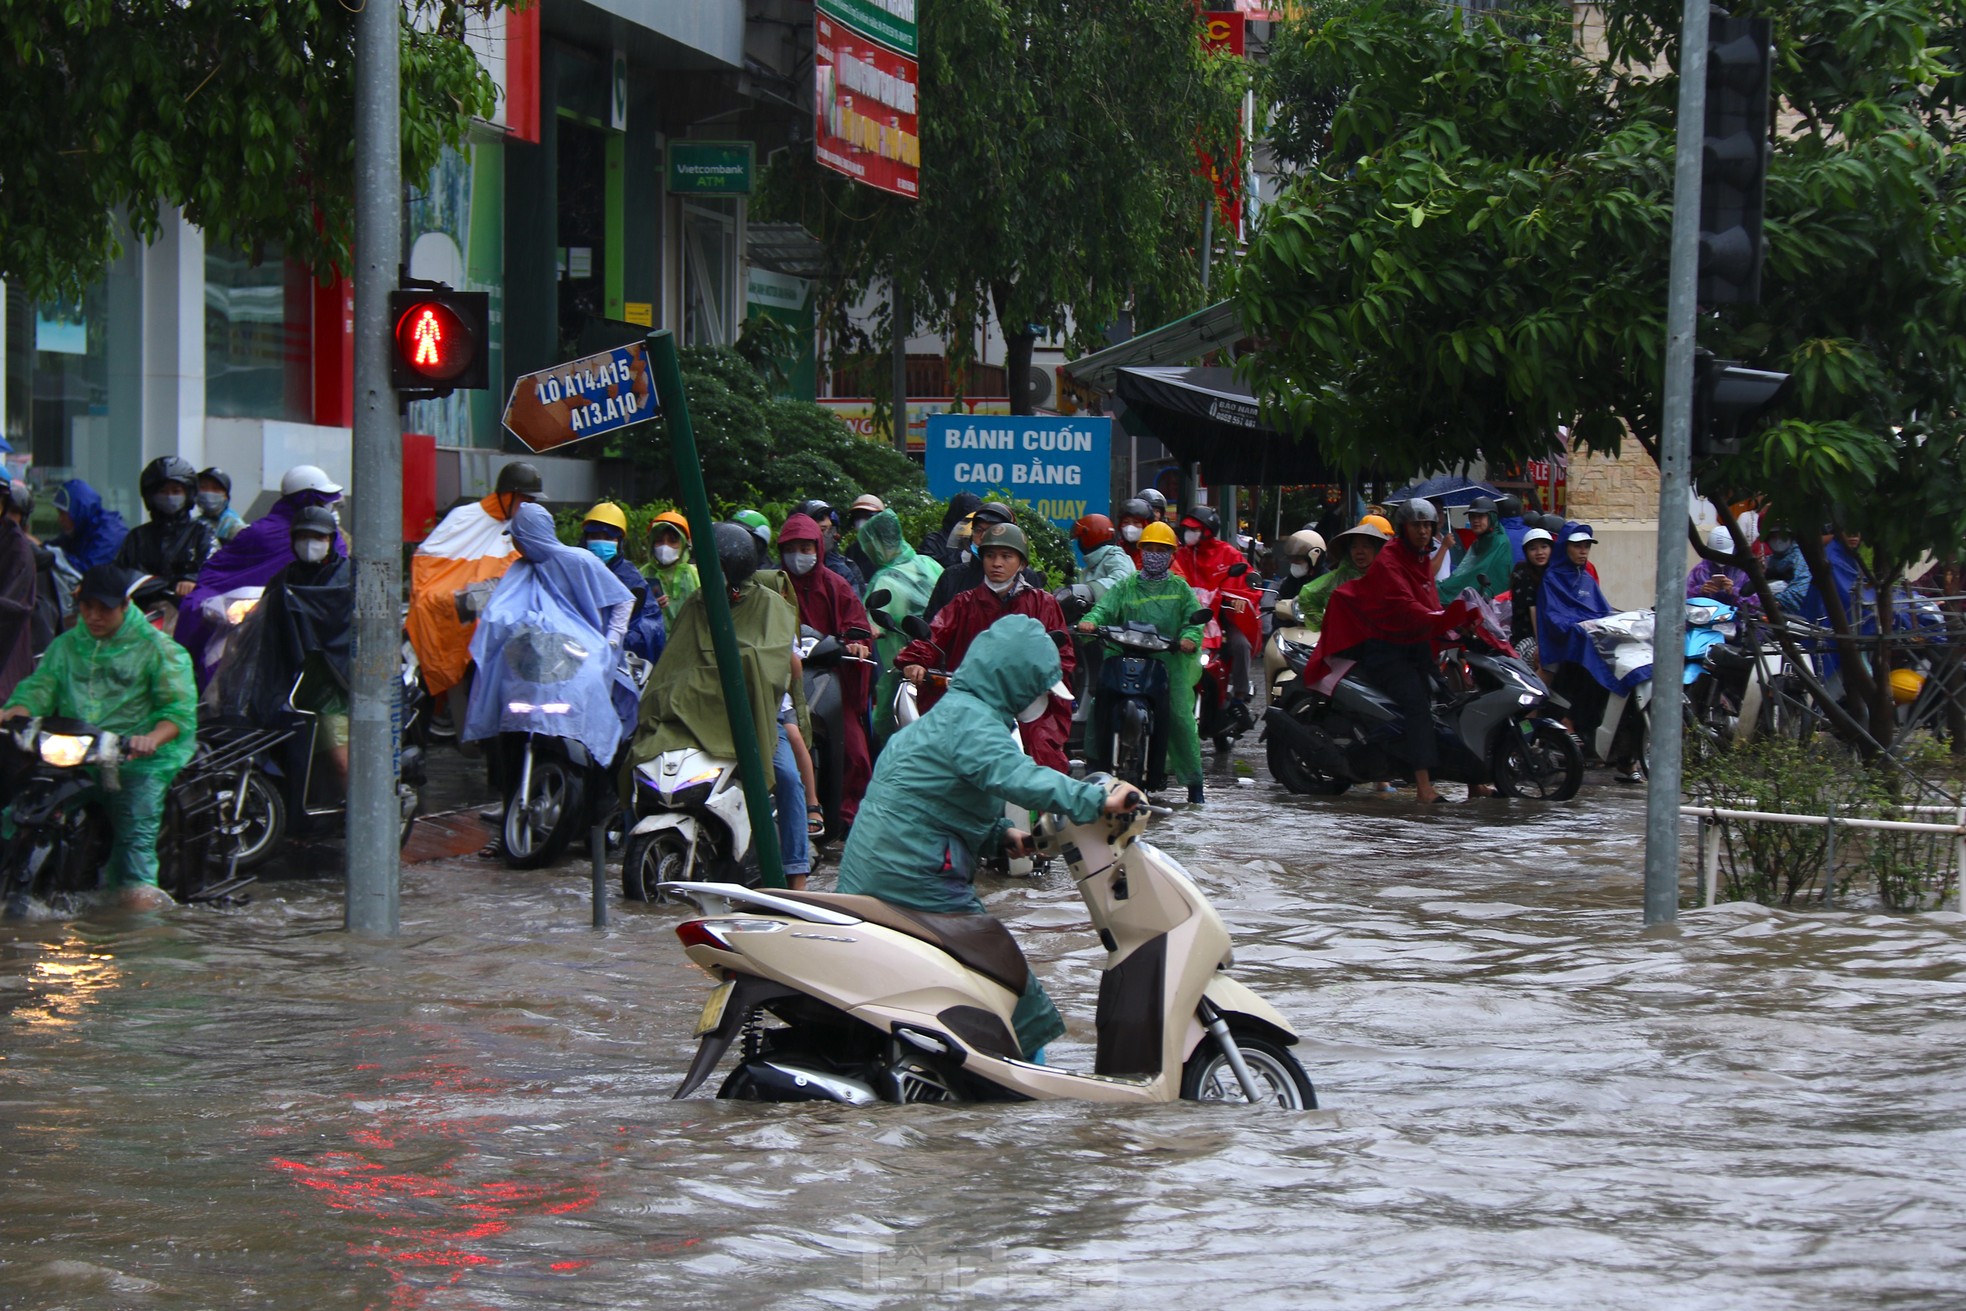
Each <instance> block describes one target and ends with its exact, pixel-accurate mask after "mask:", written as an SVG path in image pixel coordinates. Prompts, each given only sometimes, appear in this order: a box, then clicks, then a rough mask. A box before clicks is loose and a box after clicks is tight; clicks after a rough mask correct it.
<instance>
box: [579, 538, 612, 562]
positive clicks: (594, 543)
mask: <svg viewBox="0 0 1966 1311" xmlns="http://www.w3.org/2000/svg"><path fill="white" fill-rule="evenodd" d="M587 549H588V550H590V551H592V552H593V553H594V554H595V555H598V556H600V557H601V558H602V559H603V560H612V559H614V556H615V552H616V551H618V550H619V549H620V547H618V546H617V545H616V544H615V543H613V542H611V541H609V540H608V539H607V538H605V537H590V538H588V539H587Z"/></svg>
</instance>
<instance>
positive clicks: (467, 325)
mask: <svg viewBox="0 0 1966 1311" xmlns="http://www.w3.org/2000/svg"><path fill="white" fill-rule="evenodd" d="M490 299H491V298H490V297H489V296H488V295H487V294H486V293H484V292H482V291H452V290H450V289H449V288H447V287H439V288H435V289H430V290H423V289H412V290H408V291H392V292H390V293H389V318H390V322H391V323H392V324H393V325H394V332H395V350H394V353H393V354H392V355H391V357H390V373H391V376H392V379H393V381H394V382H395V384H396V390H397V391H398V392H399V393H400V394H401V395H402V396H403V398H404V399H406V400H427V399H430V398H433V397H437V396H448V395H450V394H451V393H452V392H453V391H456V390H458V389H459V388H474V387H488V386H490V385H491V380H490V370H489V369H488V367H487V365H488V363H489V361H488V359H487V354H486V349H485V346H486V334H485V326H486V318H487V316H488V314H489V313H490Z"/></svg>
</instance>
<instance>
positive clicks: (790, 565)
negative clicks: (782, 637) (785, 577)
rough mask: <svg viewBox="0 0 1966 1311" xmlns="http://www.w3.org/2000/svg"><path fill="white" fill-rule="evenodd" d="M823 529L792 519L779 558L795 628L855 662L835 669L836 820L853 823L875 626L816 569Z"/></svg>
mask: <svg viewBox="0 0 1966 1311" xmlns="http://www.w3.org/2000/svg"><path fill="white" fill-rule="evenodd" d="M823 534H824V529H822V528H821V527H820V526H819V524H818V523H817V522H815V521H814V520H813V518H812V517H811V516H810V515H804V514H794V515H792V516H791V517H790V518H788V519H786V521H785V522H784V523H783V524H781V525H780V526H779V529H778V558H779V560H780V561H781V563H782V566H783V568H784V570H785V572H786V573H787V574H789V575H790V576H791V581H792V593H793V596H794V598H795V599H796V601H797V604H798V611H799V623H800V624H801V625H803V626H805V627H807V628H810V629H812V630H813V631H814V632H816V633H818V634H819V635H820V636H822V637H837V638H839V639H840V642H841V644H842V645H843V646H844V647H845V648H846V653H847V654H848V655H849V656H852V657H854V659H852V660H847V661H843V662H841V664H840V667H839V675H838V677H839V680H840V719H841V725H842V727H841V734H840V737H841V742H840V746H841V754H842V756H843V765H842V770H841V777H840V819H841V821H842V822H843V823H845V824H849V825H850V824H852V823H853V821H854V818H855V817H856V815H857V814H858V813H859V810H860V798H861V796H862V795H863V794H865V793H866V791H867V780H868V778H870V777H871V776H872V775H873V772H874V756H873V751H872V749H871V747H870V746H869V743H868V741H867V700H868V696H869V694H870V693H871V692H872V691H873V682H874V680H873V672H872V667H871V665H869V664H865V663H862V662H863V661H868V660H871V659H872V657H873V654H874V646H873V642H874V625H873V621H872V620H870V619H868V617H867V607H866V606H865V605H863V604H862V603H861V600H860V597H859V595H858V594H856V593H855V592H854V590H853V588H852V587H851V586H849V585H848V584H847V582H846V580H845V579H843V578H841V577H840V576H839V575H838V574H836V573H834V572H833V571H832V570H830V569H827V568H824V567H823V566H822V565H821V564H820V559H821V556H820V551H821V549H822V547H821V543H822V541H823V540H824V536H823Z"/></svg>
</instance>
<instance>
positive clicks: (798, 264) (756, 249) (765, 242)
mask: <svg viewBox="0 0 1966 1311" xmlns="http://www.w3.org/2000/svg"><path fill="white" fill-rule="evenodd" d="M744 258H745V259H746V260H747V261H749V262H750V263H751V264H752V265H754V266H755V267H757V268H761V269H769V270H771V271H772V272H773V273H784V274H787V275H789V276H791V277H794V278H823V277H825V276H826V275H827V273H828V272H829V271H830V268H829V265H828V262H827V258H826V247H825V244H824V243H822V242H821V241H820V240H819V238H817V237H815V236H813V235H812V234H811V233H810V232H807V231H806V230H805V229H804V228H802V227H800V226H799V225H798V224H796V223H751V224H747V225H746V226H745V228H744Z"/></svg>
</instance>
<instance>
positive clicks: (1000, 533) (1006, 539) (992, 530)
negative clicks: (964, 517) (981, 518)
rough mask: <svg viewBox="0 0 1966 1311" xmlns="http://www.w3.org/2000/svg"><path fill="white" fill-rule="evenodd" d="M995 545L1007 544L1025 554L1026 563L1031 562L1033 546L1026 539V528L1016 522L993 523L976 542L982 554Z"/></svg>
mask: <svg viewBox="0 0 1966 1311" xmlns="http://www.w3.org/2000/svg"><path fill="white" fill-rule="evenodd" d="M993 546H1007V547H1009V548H1010V549H1011V550H1013V551H1015V552H1017V554H1019V555H1021V556H1023V557H1024V561H1025V563H1027V564H1028V563H1030V559H1031V547H1030V545H1029V543H1027V542H1025V540H1024V530H1023V529H1022V528H1019V527H1018V526H1017V525H1016V524H1014V523H999V524H991V525H990V526H989V527H988V528H987V529H985V530H984V532H983V536H982V539H981V540H980V541H978V542H977V543H976V549H977V553H978V554H979V555H980V554H982V553H983V552H984V551H987V550H989V549H990V548H991V547H993Z"/></svg>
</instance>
